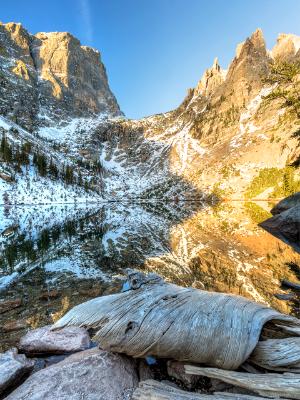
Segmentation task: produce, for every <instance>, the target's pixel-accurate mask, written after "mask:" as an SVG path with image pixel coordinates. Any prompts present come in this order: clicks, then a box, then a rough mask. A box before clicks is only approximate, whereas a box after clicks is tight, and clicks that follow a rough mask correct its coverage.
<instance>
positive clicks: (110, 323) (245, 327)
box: [54, 273, 300, 369]
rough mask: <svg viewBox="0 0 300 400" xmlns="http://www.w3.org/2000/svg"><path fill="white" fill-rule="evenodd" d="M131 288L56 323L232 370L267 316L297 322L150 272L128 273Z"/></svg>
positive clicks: (118, 343) (140, 349)
mask: <svg viewBox="0 0 300 400" xmlns="http://www.w3.org/2000/svg"><path fill="white" fill-rule="evenodd" d="M129 287H130V288H131V289H130V290H128V291H126V292H123V293H118V294H113V295H110V296H103V297H99V298H96V299H93V300H90V301H88V302H86V303H83V304H80V305H79V306H76V307H74V308H73V309H72V310H71V311H69V312H68V313H67V314H66V315H65V316H64V317H63V318H62V319H61V320H59V321H58V322H56V324H55V325H54V329H55V328H61V327H64V326H66V325H79V326H87V327H93V328H97V329H98V331H97V333H96V336H95V338H94V339H95V340H98V341H99V343H100V345H101V347H102V348H103V349H105V350H109V351H114V352H119V353H126V354H128V355H130V356H133V357H140V358H141V357H145V356H147V355H152V356H157V357H161V358H170V359H175V360H179V361H190V362H195V363H201V364H206V365H209V366H215V367H220V368H224V369H237V368H238V367H239V366H240V365H241V364H242V363H243V362H245V361H246V360H247V358H248V357H249V356H250V354H251V353H252V351H253V350H254V348H255V346H256V345H257V343H258V340H259V337H260V333H261V330H262V328H263V326H264V324H265V323H266V322H267V321H274V322H276V323H280V324H281V325H283V326H291V327H300V321H299V320H297V319H296V318H293V317H291V316H288V315H283V314H280V313H279V312H277V311H275V310H273V309H272V308H270V307H267V306H265V305H262V304H258V303H255V302H253V301H250V300H248V299H246V298H243V297H240V296H234V295H229V294H223V293H212V292H206V291H203V290H197V289H193V288H182V287H179V286H176V285H172V284H169V283H165V282H164V281H163V280H162V279H161V278H160V277H158V276H157V275H155V274H149V275H148V276H145V275H143V274H141V273H130V274H129Z"/></svg>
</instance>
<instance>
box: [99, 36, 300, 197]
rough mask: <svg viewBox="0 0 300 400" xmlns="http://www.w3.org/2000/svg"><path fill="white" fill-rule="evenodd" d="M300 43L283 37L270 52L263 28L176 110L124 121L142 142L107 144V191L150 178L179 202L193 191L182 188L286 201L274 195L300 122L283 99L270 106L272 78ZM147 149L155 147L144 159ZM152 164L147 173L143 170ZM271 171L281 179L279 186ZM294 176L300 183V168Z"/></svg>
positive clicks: (294, 150) (294, 156)
mask: <svg viewBox="0 0 300 400" xmlns="http://www.w3.org/2000/svg"><path fill="white" fill-rule="evenodd" d="M299 40H300V38H297V37H296V36H295V35H280V36H279V39H278V42H277V44H276V45H275V47H274V49H273V50H272V51H268V50H267V49H266V45H265V41H264V38H263V34H262V32H261V31H260V30H257V31H256V32H254V33H253V35H252V36H251V37H249V38H248V39H246V41H245V42H243V43H242V44H240V45H239V46H238V47H237V51H236V55H235V57H234V59H233V61H232V62H231V64H230V65H229V67H228V70H227V71H225V70H222V68H221V67H220V65H219V64H218V62H217V60H215V62H214V64H213V67H212V68H210V69H208V70H207V71H206V72H205V73H204V75H203V77H202V78H201V80H200V82H199V84H198V85H197V87H196V88H195V89H191V90H189V92H188V95H187V97H186V98H185V100H184V101H183V103H182V104H181V105H180V106H179V107H178V108H177V109H176V110H174V111H171V112H169V113H165V114H161V115H156V116H153V117H149V118H145V119H143V120H139V121H119V122H118V124H119V126H121V127H122V128H123V129H125V130H126V131H130V132H131V133H134V132H137V131H138V132H139V133H138V134H136V135H135V137H136V138H139V140H138V141H136V142H135V143H139V144H138V146H137V148H135V145H132V139H131V141H130V140H129V141H128V143H127V144H126V140H127V139H126V138H128V135H127V136H126V135H125V136H124V135H122V137H121V138H119V139H118V138H117V137H116V136H115V137H114V139H113V140H112V141H111V140H107V141H106V142H105V143H104V148H105V151H104V152H103V153H102V156H103V164H104V166H105V169H106V174H104V176H108V178H107V184H108V186H109V185H111V183H110V182H111V181H112V180H113V182H114V192H119V190H117V187H119V188H121V190H122V191H126V187H124V185H122V179H121V178H120V175H121V176H122V175H123V176H133V175H135V179H134V182H141V185H143V184H144V183H145V180H146V179H147V180H148V184H149V181H150V186H152V187H153V186H154V185H155V187H156V191H155V195H157V193H160V194H161V195H162V194H163V193H164V192H165V191H166V187H168V182H167V181H166V180H167V178H168V179H171V180H172V181H173V187H175V186H176V188H175V189H174V190H173V195H174V196H176V197H177V196H178V195H179V196H180V193H182V192H186V189H184V190H181V188H182V187H183V183H184V184H185V186H187V185H188V186H189V188H190V189H191V188H193V189H194V190H196V191H197V192H198V193H200V194H201V193H203V192H205V193H211V192H216V193H218V195H219V196H221V197H228V198H236V199H247V198H253V197H257V196H258V197H259V196H261V197H262V198H268V197H280V195H278V194H276V193H275V192H276V191H277V193H279V192H280V187H282V184H283V182H282V178H283V176H284V174H286V173H288V168H289V165H291V164H292V163H293V162H296V160H298V159H299V155H300V147H299V140H298V139H297V135H295V132H297V131H298V130H299V120H298V119H297V118H295V116H293V115H291V114H290V113H289V110H287V109H286V108H284V107H282V106H281V103H280V101H275V102H267V101H266V99H265V97H266V96H267V95H268V94H269V93H270V92H271V91H272V89H273V86H272V85H270V84H268V83H267V82H266V78H267V77H268V75H269V72H270V69H271V67H272V65H273V64H274V62H276V61H277V60H281V61H286V60H293V61H295V60H297V59H298V57H299V48H298V43H299ZM143 146H144V147H147V149H148V150H147V151H145V152H142V154H143V156H144V158H141V154H140V152H141V149H142V148H143ZM129 149H130V151H129ZM112 160H113V163H112V162H111V161H112ZM145 165H146V166H147V167H146V169H147V172H143V171H144V169H145ZM261 174H262V175H264V174H265V175H268V174H269V175H270V176H267V177H266V179H265V181H267V182H268V183H267V184H266V183H264V184H262V185H261V188H257V187H256V189H255V190H254V191H253V190H252V189H253V185H254V186H255V185H256V186H257V180H258V181H259V180H260V177H259V176H260V175H261ZM272 174H277V178H278V179H277V182H275V181H276V179H275V180H274V177H273V178H272V176H271V175H272ZM293 174H294V179H295V181H298V180H299V170H298V169H295V170H293ZM158 177H159V178H158ZM255 179H256V180H255ZM261 180H262V181H263V180H264V179H263V177H261ZM117 182H118V183H117ZM126 184H128V180H127V179H126ZM276 185H277V186H278V187H277V189H276V190H275V191H274V188H275V186H276ZM116 186H117V187H116ZM158 186H160V188H161V189H159V188H158ZM254 192H255V193H254ZM272 193H274V194H273V195H271V194H272ZM148 194H149V192H148ZM169 194H170V195H172V194H171V193H170V192H169Z"/></svg>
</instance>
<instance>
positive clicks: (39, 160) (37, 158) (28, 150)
mask: <svg viewBox="0 0 300 400" xmlns="http://www.w3.org/2000/svg"><path fill="white" fill-rule="evenodd" d="M30 155H31V156H32V163H33V165H34V166H35V167H36V169H37V171H38V173H39V175H40V176H42V177H46V176H49V177H50V178H52V179H58V178H61V179H62V180H63V181H64V182H65V183H66V184H77V185H79V186H83V187H84V188H85V190H88V188H89V183H88V182H87V181H84V180H83V178H82V175H81V173H80V171H79V173H78V174H77V176H75V174H74V167H73V166H72V165H68V164H67V165H66V166H63V168H62V169H61V170H59V169H58V168H57V166H56V165H55V161H53V159H52V158H51V159H50V161H48V160H47V157H46V156H45V155H44V154H42V153H40V152H39V151H38V150H36V149H35V150H34V151H32V146H31V144H30V143H28V142H26V143H24V144H22V146H21V147H19V146H12V145H11V144H10V143H9V141H8V140H7V137H6V135H5V134H3V135H2V138H1V144H0V159H2V160H3V161H4V162H7V163H9V164H12V165H13V166H14V167H15V169H16V170H17V171H19V172H20V171H21V167H22V166H28V165H29V164H30ZM95 168H96V169H97V170H99V171H100V168H101V166H100V164H99V165H96V166H95Z"/></svg>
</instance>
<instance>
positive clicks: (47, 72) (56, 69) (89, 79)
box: [0, 22, 121, 129]
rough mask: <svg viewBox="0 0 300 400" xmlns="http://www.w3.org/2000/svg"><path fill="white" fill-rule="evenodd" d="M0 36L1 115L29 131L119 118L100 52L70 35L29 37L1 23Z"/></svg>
mask: <svg viewBox="0 0 300 400" xmlns="http://www.w3.org/2000/svg"><path fill="white" fill-rule="evenodd" d="M0 33H1V35H0V51H1V53H0V56H2V57H5V63H3V66H2V69H3V72H4V76H5V80H6V85H7V87H9V88H10V90H5V89H4V87H5V86H4V85H3V87H0V96H1V98H2V99H3V100H4V102H3V107H0V111H1V113H2V114H3V115H7V116H8V117H10V118H12V119H14V120H15V121H16V122H18V123H19V124H21V125H23V126H24V127H26V128H28V129H32V127H33V126H34V125H35V124H36V123H41V122H42V123H47V124H48V123H49V122H51V119H52V120H53V121H55V122H59V121H60V120H66V119H68V118H69V117H87V116H89V115H95V114H100V113H106V114H110V115H120V114H121V111H120V108H119V106H118V103H117V101H116V99H115V97H114V95H113V94H112V92H111V90H110V88H109V85H108V79H107V75H106V71H105V67H104V65H103V63H102V61H101V57H100V53H99V51H96V50H94V49H92V48H91V47H87V46H82V45H81V43H80V41H79V40H78V39H77V38H76V37H75V36H73V35H72V34H71V33H69V32H39V33H37V34H35V35H31V34H29V33H28V32H27V31H26V30H25V29H24V28H23V26H22V25H21V24H16V23H13V22H10V23H8V24H0ZM16 75H17V80H16ZM25 81H26V82H25ZM41 115H42V116H45V118H41V117H39V116H41ZM38 120H39V121H38ZM47 121H48V122H47Z"/></svg>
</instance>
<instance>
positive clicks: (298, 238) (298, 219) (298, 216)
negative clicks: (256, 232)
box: [260, 204, 300, 252]
mask: <svg viewBox="0 0 300 400" xmlns="http://www.w3.org/2000/svg"><path fill="white" fill-rule="evenodd" d="M260 226H261V227H262V228H264V229H265V230H266V231H268V232H270V233H271V234H272V235H274V236H276V237H278V238H279V239H281V240H283V241H284V242H286V243H287V244H289V245H291V246H293V248H294V249H295V250H296V251H298V252H300V204H298V205H297V206H294V207H291V208H288V209H287V210H286V211H282V212H281V213H280V214H276V215H275V216H274V217H272V218H269V219H267V220H266V221H264V222H262V223H261V224H260Z"/></svg>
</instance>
